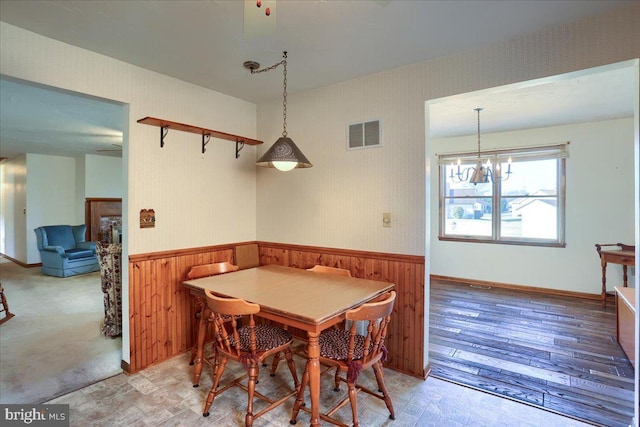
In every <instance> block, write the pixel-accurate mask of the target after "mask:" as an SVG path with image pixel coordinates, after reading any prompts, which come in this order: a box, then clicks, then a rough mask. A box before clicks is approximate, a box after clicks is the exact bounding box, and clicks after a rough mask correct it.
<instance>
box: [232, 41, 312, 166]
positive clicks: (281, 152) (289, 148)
mask: <svg viewBox="0 0 640 427" xmlns="http://www.w3.org/2000/svg"><path fill="white" fill-rule="evenodd" d="M282 56H283V58H284V59H283V60H282V61H280V62H278V63H277V64H274V65H272V66H271V67H267V68H263V69H261V70H259V69H258V68H260V64H258V63H257V62H255V61H246V62H245V63H244V67H245V68H247V69H249V70H251V74H257V73H262V72H265V71H271V70H273V69H275V68H276V67H278V66H279V65H282V66H283V69H284V83H283V87H284V91H283V100H282V117H283V129H282V136H281V137H280V138H278V140H277V141H276V142H275V143H274V144H273V145H272V146H271V148H269V149H268V150H267V152H266V153H264V155H263V156H262V157H260V159H259V160H258V162H257V163H256V165H257V166H262V167H267V168H276V169H278V170H280V171H283V172H287V171H290V170H292V169H296V168H310V167H312V166H313V165H312V164H311V162H309V160H308V159H307V158H306V157H305V155H304V154H302V151H300V149H299V148H298V147H297V146H296V144H295V143H294V142H293V140H292V139H291V138H289V137H288V136H287V52H286V51H285V52H283V53H282Z"/></svg>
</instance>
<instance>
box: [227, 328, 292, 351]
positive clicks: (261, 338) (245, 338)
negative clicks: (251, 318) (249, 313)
mask: <svg viewBox="0 0 640 427" xmlns="http://www.w3.org/2000/svg"><path fill="white" fill-rule="evenodd" d="M238 334H239V335H240V347H241V350H242V351H246V352H251V348H250V343H249V341H250V334H251V329H250V328H249V327H247V326H243V327H240V328H238ZM255 335H256V351H257V352H265V351H269V350H271V349H273V348H276V347H280V346H282V345H285V344H287V343H288V342H291V340H292V339H293V337H292V336H291V334H290V333H289V332H287V331H286V330H284V329H282V328H279V327H277V326H272V325H265V324H259V325H256V326H255ZM229 338H231V345H235V341H234V340H233V337H229Z"/></svg>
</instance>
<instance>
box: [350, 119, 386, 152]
mask: <svg viewBox="0 0 640 427" xmlns="http://www.w3.org/2000/svg"><path fill="white" fill-rule="evenodd" d="M381 146H382V138H381V132H380V120H375V121H371V122H364V123H354V124H351V125H347V150H357V149H360V148H373V147H381Z"/></svg>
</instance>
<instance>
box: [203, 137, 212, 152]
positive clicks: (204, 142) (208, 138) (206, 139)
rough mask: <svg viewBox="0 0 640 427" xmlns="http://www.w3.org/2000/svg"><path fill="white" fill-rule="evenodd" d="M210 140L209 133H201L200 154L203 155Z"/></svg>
mask: <svg viewBox="0 0 640 427" xmlns="http://www.w3.org/2000/svg"><path fill="white" fill-rule="evenodd" d="M210 139H211V134H209V133H203V134H202V154H204V152H205V151H207V149H206V148H205V147H206V146H207V144H208V143H209V140H210Z"/></svg>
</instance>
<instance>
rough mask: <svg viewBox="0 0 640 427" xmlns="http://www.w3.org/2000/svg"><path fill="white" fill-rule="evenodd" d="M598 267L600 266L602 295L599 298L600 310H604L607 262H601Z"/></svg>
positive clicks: (605, 303) (605, 304)
mask: <svg viewBox="0 0 640 427" xmlns="http://www.w3.org/2000/svg"><path fill="white" fill-rule="evenodd" d="M600 265H602V294H601V295H600V296H601V298H602V308H605V307H606V306H607V262H606V261H604V260H603V261H602V262H601V263H600Z"/></svg>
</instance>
